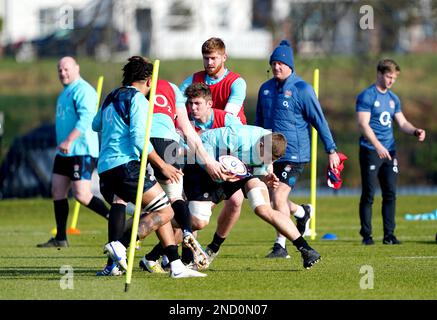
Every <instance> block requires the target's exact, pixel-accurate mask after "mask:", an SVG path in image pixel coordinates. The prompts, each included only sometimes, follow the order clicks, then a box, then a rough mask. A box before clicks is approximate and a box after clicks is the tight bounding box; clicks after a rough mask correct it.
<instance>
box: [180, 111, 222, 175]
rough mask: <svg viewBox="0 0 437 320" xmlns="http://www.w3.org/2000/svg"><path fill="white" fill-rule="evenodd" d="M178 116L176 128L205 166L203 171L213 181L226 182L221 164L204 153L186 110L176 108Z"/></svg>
mask: <svg viewBox="0 0 437 320" xmlns="http://www.w3.org/2000/svg"><path fill="white" fill-rule="evenodd" d="M176 113H177V116H178V127H179V129H181V131H182V132H183V133H184V135H185V137H186V138H187V142H188V146H189V147H190V149H191V150H194V151H195V152H196V155H198V156H199V158H200V160H201V161H203V163H204V164H205V169H206V171H207V172H208V174H209V175H210V176H211V178H212V179H213V180H223V181H225V180H227V179H228V178H229V177H228V176H227V175H226V174H225V172H224V171H223V168H222V166H221V164H220V163H219V162H218V161H216V160H215V159H214V158H213V157H212V156H210V155H209V153H208V152H206V150H205V148H204V147H203V144H202V140H200V138H199V136H198V134H197V133H196V131H195V130H194V128H193V126H192V125H191V123H190V120H189V119H188V115H187V110H186V109H184V108H178V109H177V110H176Z"/></svg>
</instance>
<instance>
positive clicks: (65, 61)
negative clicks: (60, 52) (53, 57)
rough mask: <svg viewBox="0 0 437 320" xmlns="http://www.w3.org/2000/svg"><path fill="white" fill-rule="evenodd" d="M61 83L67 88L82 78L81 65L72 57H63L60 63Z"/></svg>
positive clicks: (59, 74)
mask: <svg viewBox="0 0 437 320" xmlns="http://www.w3.org/2000/svg"><path fill="white" fill-rule="evenodd" d="M58 76H59V81H61V83H62V84H63V85H64V86H66V85H68V84H70V83H72V82H74V81H76V80H77V79H79V78H80V74H79V65H78V64H77V62H76V60H74V58H72V57H63V58H61V59H60V60H59V61H58Z"/></svg>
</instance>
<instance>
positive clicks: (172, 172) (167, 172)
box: [161, 163, 184, 183]
mask: <svg viewBox="0 0 437 320" xmlns="http://www.w3.org/2000/svg"><path fill="white" fill-rule="evenodd" d="M161 172H162V174H163V175H164V176H166V178H167V179H168V180H170V182H171V183H179V181H180V179H181V177H182V176H183V175H184V174H183V173H182V170H181V169H176V168H175V167H173V166H172V165H171V164H168V163H166V164H165V166H164V168H162V170H161Z"/></svg>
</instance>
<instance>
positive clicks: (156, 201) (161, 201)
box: [144, 192, 170, 212]
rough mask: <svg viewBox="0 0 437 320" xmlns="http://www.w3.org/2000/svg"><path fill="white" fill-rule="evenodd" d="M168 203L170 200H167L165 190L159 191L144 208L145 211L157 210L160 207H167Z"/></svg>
mask: <svg viewBox="0 0 437 320" xmlns="http://www.w3.org/2000/svg"><path fill="white" fill-rule="evenodd" d="M169 205H170V200H168V197H167V195H166V194H165V192H161V193H160V194H158V195H157V196H156V197H155V198H153V200H152V201H150V202H149V204H148V205H147V206H146V207H145V208H144V211H146V212H154V211H158V210H160V209H162V208H165V207H168V206H169Z"/></svg>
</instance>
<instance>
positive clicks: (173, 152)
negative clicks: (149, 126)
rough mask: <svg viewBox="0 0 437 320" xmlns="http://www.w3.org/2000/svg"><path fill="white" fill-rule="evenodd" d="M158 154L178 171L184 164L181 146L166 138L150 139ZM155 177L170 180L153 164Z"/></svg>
mask: <svg viewBox="0 0 437 320" xmlns="http://www.w3.org/2000/svg"><path fill="white" fill-rule="evenodd" d="M150 142H151V143H152V145H153V148H154V149H155V151H156V153H157V154H158V155H159V156H160V157H161V158H162V159H163V160H164V161H165V162H166V163H168V164H171V165H173V167H175V168H176V169H180V168H181V165H182V164H183V163H184V158H183V152H182V148H181V146H180V144H179V143H178V142H176V141H174V140H170V139H164V138H150ZM150 165H151V166H152V168H153V174H154V176H155V177H156V178H157V179H159V180H167V179H168V178H167V177H166V176H165V175H164V174H163V173H162V172H161V170H159V168H157V167H155V166H154V165H153V164H152V163H150Z"/></svg>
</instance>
